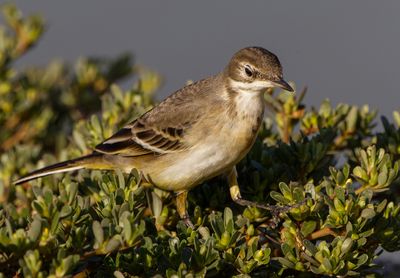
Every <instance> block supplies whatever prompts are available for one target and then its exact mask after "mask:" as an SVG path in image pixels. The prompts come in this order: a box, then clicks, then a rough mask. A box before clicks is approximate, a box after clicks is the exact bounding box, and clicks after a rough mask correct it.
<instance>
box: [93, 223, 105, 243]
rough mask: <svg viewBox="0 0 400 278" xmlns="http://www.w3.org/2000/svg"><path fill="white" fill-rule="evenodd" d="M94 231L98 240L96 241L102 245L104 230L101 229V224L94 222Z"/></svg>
mask: <svg viewBox="0 0 400 278" xmlns="http://www.w3.org/2000/svg"><path fill="white" fill-rule="evenodd" d="M92 230H93V234H94V237H95V238H96V241H97V242H98V243H99V244H102V243H103V241H104V231H103V228H102V227H101V224H100V222H98V221H93V224H92Z"/></svg>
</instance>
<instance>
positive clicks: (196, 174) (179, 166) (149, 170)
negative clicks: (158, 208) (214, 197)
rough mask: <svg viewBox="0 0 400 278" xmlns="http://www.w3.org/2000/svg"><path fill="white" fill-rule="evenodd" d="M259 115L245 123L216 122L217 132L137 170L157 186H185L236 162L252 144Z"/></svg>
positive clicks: (175, 188) (219, 173)
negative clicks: (183, 149)
mask: <svg viewBox="0 0 400 278" xmlns="http://www.w3.org/2000/svg"><path fill="white" fill-rule="evenodd" d="M260 119H261V117H257V118H255V119H254V120H253V121H252V122H251V124H248V123H247V124H246V125H243V123H241V122H240V121H239V122H238V121H235V122H234V123H226V124H224V125H223V126H217V128H216V129H218V133H217V134H218V136H207V137H206V138H203V140H201V143H200V144H197V145H195V146H194V147H192V148H191V149H189V150H186V151H183V152H178V153H175V154H168V155H164V156H161V157H158V158H157V159H156V160H153V161H152V163H150V164H148V165H143V166H144V167H142V169H141V170H142V171H143V174H144V175H145V177H146V176H147V177H148V179H149V180H151V183H153V184H154V185H155V186H157V187H159V188H161V189H164V190H171V191H184V190H189V189H191V188H193V187H195V186H196V185H198V184H200V183H202V182H204V181H205V180H208V179H210V178H213V177H215V176H218V175H221V174H224V173H226V172H227V171H229V170H230V169H231V168H232V167H233V166H234V165H236V164H237V163H238V162H239V161H240V160H241V159H242V158H243V157H244V156H245V155H246V154H247V152H248V151H249V150H250V148H251V146H252V145H253V143H254V140H255V137H256V135H257V131H258V128H259V125H260V121H261V120H260ZM212 134H215V133H212Z"/></svg>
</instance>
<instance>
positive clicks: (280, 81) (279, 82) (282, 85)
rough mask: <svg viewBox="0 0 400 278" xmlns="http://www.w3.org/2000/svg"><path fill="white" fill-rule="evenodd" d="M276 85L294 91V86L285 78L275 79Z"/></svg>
mask: <svg viewBox="0 0 400 278" xmlns="http://www.w3.org/2000/svg"><path fill="white" fill-rule="evenodd" d="M274 83H275V85H276V87H279V88H282V89H284V90H285V91H289V92H294V90H293V88H292V87H291V86H290V85H289V84H288V83H287V82H286V81H285V80H283V79H281V80H279V81H274Z"/></svg>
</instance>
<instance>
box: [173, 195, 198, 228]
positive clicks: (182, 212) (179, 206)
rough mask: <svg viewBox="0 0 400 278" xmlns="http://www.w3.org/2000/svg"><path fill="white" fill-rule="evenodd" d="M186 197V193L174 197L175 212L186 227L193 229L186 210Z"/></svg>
mask: <svg viewBox="0 0 400 278" xmlns="http://www.w3.org/2000/svg"><path fill="white" fill-rule="evenodd" d="M187 195H188V192H187V191H182V192H179V193H178V195H176V210H177V211H178V214H179V216H180V218H181V219H182V220H183V222H184V223H185V224H186V226H188V227H189V228H192V229H194V225H193V223H192V221H190V218H189V214H188V212H187V209H186V201H187Z"/></svg>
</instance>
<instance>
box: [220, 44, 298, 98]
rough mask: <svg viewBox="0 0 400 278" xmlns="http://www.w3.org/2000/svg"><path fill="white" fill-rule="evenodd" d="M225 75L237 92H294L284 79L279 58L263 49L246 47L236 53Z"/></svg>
mask: <svg viewBox="0 0 400 278" xmlns="http://www.w3.org/2000/svg"><path fill="white" fill-rule="evenodd" d="M225 73H226V74H227V77H228V82H229V85H230V87H231V88H232V89H233V90H235V91H248V92H264V91H265V90H266V89H268V88H273V87H279V88H282V89H284V90H286V91H290V92H293V91H294V90H293V88H292V87H291V86H290V85H289V84H288V83H287V82H286V81H285V80H284V79H283V75H282V66H281V63H280V62H279V60H278V57H276V55H274V54H273V53H271V52H269V51H268V50H266V49H264V48H262V47H246V48H243V49H241V50H239V51H238V52H236V53H235V54H234V55H233V57H232V59H231V60H230V62H229V64H228V66H227V68H226V70H225Z"/></svg>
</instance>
